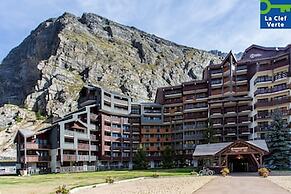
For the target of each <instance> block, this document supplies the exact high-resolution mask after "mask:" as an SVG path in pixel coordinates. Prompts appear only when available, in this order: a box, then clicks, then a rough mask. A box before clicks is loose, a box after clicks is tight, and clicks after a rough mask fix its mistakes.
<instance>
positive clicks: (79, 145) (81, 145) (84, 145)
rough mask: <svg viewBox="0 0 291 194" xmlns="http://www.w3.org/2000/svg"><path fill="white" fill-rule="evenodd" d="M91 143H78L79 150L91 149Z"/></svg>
mask: <svg viewBox="0 0 291 194" xmlns="http://www.w3.org/2000/svg"><path fill="white" fill-rule="evenodd" d="M89 147H90V145H89V144H85V143H78V149H79V150H89Z"/></svg>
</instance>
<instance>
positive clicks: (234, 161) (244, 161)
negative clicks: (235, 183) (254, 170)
mask: <svg viewBox="0 0 291 194" xmlns="http://www.w3.org/2000/svg"><path fill="white" fill-rule="evenodd" d="M229 168H230V170H231V172H249V160H248V158H242V157H231V158H229Z"/></svg>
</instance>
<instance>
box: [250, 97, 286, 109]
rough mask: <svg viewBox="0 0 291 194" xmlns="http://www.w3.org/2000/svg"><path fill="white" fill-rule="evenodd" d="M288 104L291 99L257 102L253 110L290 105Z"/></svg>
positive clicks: (283, 98)
mask: <svg viewBox="0 0 291 194" xmlns="http://www.w3.org/2000/svg"><path fill="white" fill-rule="evenodd" d="M290 102H291V97H290V96H285V97H282V98H280V99H272V100H269V101H264V102H257V103H256V104H255V108H260V107H265V106H276V105H278V104H285V103H290Z"/></svg>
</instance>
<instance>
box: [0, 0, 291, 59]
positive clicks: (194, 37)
mask: <svg viewBox="0 0 291 194" xmlns="http://www.w3.org/2000/svg"><path fill="white" fill-rule="evenodd" d="M65 11H66V12H70V13H73V14H75V15H77V16H81V15H82V13H83V12H93V13H96V14H98V15H101V16H104V17H107V18H109V19H111V20H114V21H117V22H119V23H122V24H125V25H129V26H135V27H137V28H139V29H141V30H144V31H146V32H149V33H152V34H155V35H157V36H160V37H162V38H165V39H168V40H171V41H174V42H176V43H179V44H183V45H187V46H191V47H195V48H200V49H205V50H211V49H218V50H221V51H224V52H227V51H229V50H233V51H235V52H239V51H243V50H244V49H245V48H247V47H248V46H249V45H251V44H260V45H263V46H286V45H287V44H289V43H291V33H290V32H291V30H261V29H259V0H144V1H142V0H47V1H45V0H0V18H1V24H0V61H2V59H3V58H4V57H5V56H6V55H7V54H8V52H9V51H10V50H11V49H12V48H14V47H15V46H17V45H18V44H20V43H21V41H22V40H23V39H24V38H25V37H26V36H28V35H29V33H30V31H31V30H33V29H34V28H36V27H37V25H38V24H39V23H40V22H42V21H44V20H46V19H48V18H51V17H57V16H59V15H61V14H63V12H65Z"/></svg>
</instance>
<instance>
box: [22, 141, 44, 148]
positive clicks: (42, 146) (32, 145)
mask: <svg viewBox="0 0 291 194" xmlns="http://www.w3.org/2000/svg"><path fill="white" fill-rule="evenodd" d="M20 148H21V149H24V144H21V146H20ZM49 148H50V145H48V144H37V143H30V142H27V143H26V149H28V150H37V149H49Z"/></svg>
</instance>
